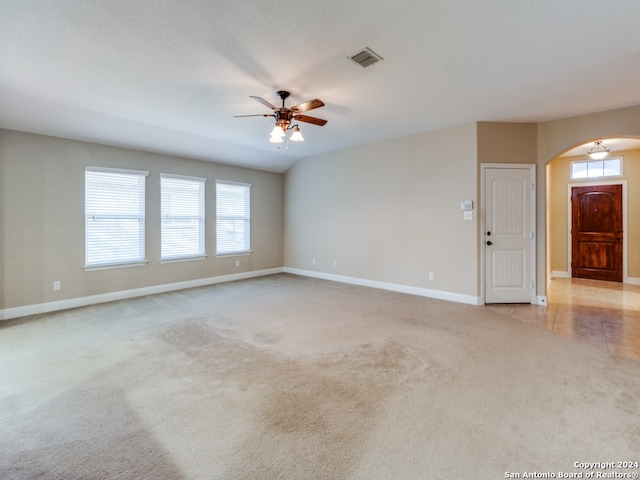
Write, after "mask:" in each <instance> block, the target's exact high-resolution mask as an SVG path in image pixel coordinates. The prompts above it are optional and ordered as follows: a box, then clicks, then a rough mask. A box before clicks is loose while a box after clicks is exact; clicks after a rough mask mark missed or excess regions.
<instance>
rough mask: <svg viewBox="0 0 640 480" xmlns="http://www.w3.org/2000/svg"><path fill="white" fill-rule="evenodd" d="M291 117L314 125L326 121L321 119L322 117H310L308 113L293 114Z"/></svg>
mask: <svg viewBox="0 0 640 480" xmlns="http://www.w3.org/2000/svg"><path fill="white" fill-rule="evenodd" d="M293 119H294V120H298V121H300V122H307V123H313V124H314V125H320V126H323V125H325V124H326V123H327V121H326V120H323V119H322V118H316V117H310V116H308V115H294V116H293Z"/></svg>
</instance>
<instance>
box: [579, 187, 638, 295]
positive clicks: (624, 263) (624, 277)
mask: <svg viewBox="0 0 640 480" xmlns="http://www.w3.org/2000/svg"><path fill="white" fill-rule="evenodd" d="M604 185H622V283H629V277H628V275H627V274H628V270H627V267H628V265H627V264H628V250H627V244H628V236H629V235H628V226H627V210H628V209H627V181H626V180H597V181H594V182H576V183H569V184H567V194H568V201H567V204H568V207H567V210H568V215H567V222H568V224H567V264H568V265H567V272H569V278H573V270H572V269H571V258H572V257H571V256H572V254H573V243H572V241H573V235H572V233H571V227H572V223H571V222H572V220H573V218H572V217H573V212H572V211H571V189H572V188H573V187H599V186H604Z"/></svg>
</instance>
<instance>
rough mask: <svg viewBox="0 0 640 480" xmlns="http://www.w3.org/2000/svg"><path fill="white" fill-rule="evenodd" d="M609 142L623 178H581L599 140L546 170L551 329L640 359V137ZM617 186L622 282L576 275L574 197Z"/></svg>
mask: <svg viewBox="0 0 640 480" xmlns="http://www.w3.org/2000/svg"><path fill="white" fill-rule="evenodd" d="M603 140H604V142H605V144H606V145H611V151H610V153H609V155H608V156H607V157H606V158H608V159H614V158H620V159H621V162H620V167H621V168H620V170H621V171H620V174H616V175H608V176H605V175H598V174H596V172H595V171H594V172H592V173H591V174H589V171H588V168H589V165H587V172H586V174H585V173H584V172H582V173H579V174H578V175H575V172H576V171H578V172H580V169H582V168H584V163H585V162H590V161H591V159H590V157H588V156H587V154H586V151H587V150H588V148H589V147H590V146H592V145H593V139H592V140H590V141H589V142H585V143H583V144H580V145H577V146H575V147H573V148H571V149H567V150H566V151H565V152H563V153H562V154H560V155H558V156H556V157H554V158H553V159H552V160H551V161H550V162H548V163H547V165H546V166H545V174H546V212H545V214H546V233H547V252H546V253H547V259H546V266H547V274H548V278H549V281H548V287H547V300H548V305H549V308H548V310H549V312H548V317H547V324H546V328H548V329H549V330H552V331H553V332H555V333H559V334H561V335H564V336H568V337H572V338H577V339H580V340H583V341H586V342H589V343H591V344H594V345H596V346H597V347H600V348H602V349H605V350H608V351H609V352H610V353H612V354H614V355H616V356H623V357H627V358H634V359H636V360H640V212H639V210H640V138H625V139H614V138H609V139H603ZM597 166H598V164H595V165H594V167H597ZM572 172H573V173H574V175H572ZM611 185H620V186H621V190H623V198H622V213H623V216H624V217H623V228H622V232H621V233H622V235H623V240H624V252H623V259H622V263H623V274H622V278H621V279H620V280H621V281H618V282H614V281H608V280H593V279H582V278H579V277H580V275H576V271H575V268H574V267H575V260H574V258H573V257H574V252H573V251H572V250H573V249H574V248H576V242H575V241H574V236H575V235H574V232H573V231H572V229H575V223H574V221H573V220H574V219H573V218H572V215H573V214H574V213H573V210H574V205H573V202H575V197H574V195H573V193H574V192H575V191H576V190H577V189H583V190H584V191H587V192H589V191H592V190H594V189H595V187H598V186H604V187H606V188H608V187H609V186H611ZM572 197H574V199H573V200H572ZM595 248H597V247H594V249H595ZM587 250H588V249H587ZM583 253H584V252H583Z"/></svg>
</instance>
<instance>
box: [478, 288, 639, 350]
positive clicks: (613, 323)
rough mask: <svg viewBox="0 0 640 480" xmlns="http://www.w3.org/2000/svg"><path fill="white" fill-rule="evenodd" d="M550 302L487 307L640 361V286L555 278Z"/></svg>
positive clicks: (550, 293) (550, 292)
mask: <svg viewBox="0 0 640 480" xmlns="http://www.w3.org/2000/svg"><path fill="white" fill-rule="evenodd" d="M547 304H548V305H547V307H540V306H536V305H487V308H490V309H492V310H494V311H497V312H499V313H501V314H503V315H508V316H510V317H512V318H514V319H517V320H519V321H522V322H525V323H528V324H531V325H534V326H536V327H540V328H545V329H547V330H550V331H552V332H554V333H557V334H559V335H564V336H566V337H571V338H575V339H577V340H580V341H584V342H588V343H590V344H592V345H593V346H594V348H598V349H602V350H604V351H606V352H609V354H610V355H613V356H617V357H625V358H631V359H633V360H637V361H640V285H631V284H623V283H617V282H602V281H597V280H583V279H569V278H556V279H554V280H552V281H551V284H550V287H549V289H548V290H547Z"/></svg>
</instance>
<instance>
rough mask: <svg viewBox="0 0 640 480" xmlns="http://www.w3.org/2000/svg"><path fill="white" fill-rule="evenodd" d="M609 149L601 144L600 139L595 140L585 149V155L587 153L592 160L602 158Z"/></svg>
mask: <svg viewBox="0 0 640 480" xmlns="http://www.w3.org/2000/svg"><path fill="white" fill-rule="evenodd" d="M609 150H610V149H608V148H607V147H605V146H604V145H603V144H602V141H600V140H597V141H595V142H593V147H591V148H590V149H589V150H587V155H589V156H590V157H591V158H593V159H594V160H602V159H603V158H604V157H606V156H607V154H608V153H609Z"/></svg>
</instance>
